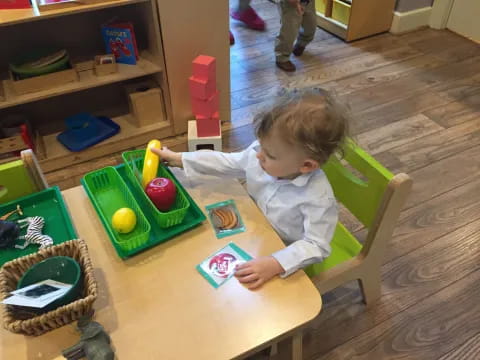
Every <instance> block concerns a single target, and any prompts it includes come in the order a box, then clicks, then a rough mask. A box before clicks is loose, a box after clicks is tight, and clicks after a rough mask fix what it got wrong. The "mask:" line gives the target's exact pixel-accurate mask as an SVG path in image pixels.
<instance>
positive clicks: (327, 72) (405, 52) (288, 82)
mask: <svg viewBox="0 0 480 360" xmlns="http://www.w3.org/2000/svg"><path fill="white" fill-rule="evenodd" d="M417 54H418V53H417V52H415V51H414V50H412V49H410V48H408V47H400V48H396V49H393V50H386V51H380V52H376V53H367V54H365V55H361V56H358V57H353V58H351V59H348V60H345V61H339V62H338V63H335V64H333V65H326V66H323V67H322V68H321V69H318V70H313V71H308V73H306V74H305V75H304V76H301V77H298V78H294V79H289V78H288V76H287V75H285V74H279V73H278V71H279V70H278V69H271V70H266V71H263V72H261V74H262V75H260V74H258V72H253V73H250V75H248V76H247V77H242V80H240V81H236V80H235V81H232V109H237V108H239V107H243V106H246V105H249V104H252V103H255V102H262V101H266V100H268V99H270V98H271V97H272V96H275V95H276V93H278V91H279V90H281V89H282V88H303V87H310V86H320V85H321V84H323V83H326V82H329V81H332V80H336V79H340V78H343V77H345V76H349V75H352V74H355V73H358V72H360V71H366V70H371V69H373V68H376V67H380V66H383V65H386V64H390V63H392V62H394V61H398V60H402V59H406V58H409V57H414V56H416V55H417ZM280 71H281V70H280ZM300 73H301V71H299V74H300ZM276 76H278V77H277V81H274V80H273V79H274V78H275V77H276ZM297 79H298V80H297ZM247 83H248V84H252V87H251V88H250V87H248V88H247V87H245V86H246V84H247Z"/></svg>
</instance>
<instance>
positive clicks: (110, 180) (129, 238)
mask: <svg viewBox="0 0 480 360" xmlns="http://www.w3.org/2000/svg"><path fill="white" fill-rule="evenodd" d="M82 181H83V182H82V184H83V186H84V187H85V190H86V191H87V193H88V195H89V196H90V199H91V200H92V203H93V206H94V207H95V210H96V211H97V214H98V216H100V220H101V221H102V223H103V226H104V227H105V229H106V230H107V232H108V235H109V236H110V239H112V241H113V243H114V244H115V246H116V247H117V246H118V247H119V248H120V249H122V250H123V251H126V252H130V251H135V249H136V248H139V247H141V246H142V245H143V244H145V243H146V242H147V241H148V237H149V236H150V230H151V227H150V223H149V222H148V220H147V219H146V218H145V215H143V212H142V210H141V209H140V207H139V206H138V204H137V201H136V200H135V198H134V196H133V195H132V193H131V192H130V190H129V189H128V186H127V185H126V184H125V182H124V181H123V179H122V178H121V177H120V175H119V174H118V172H117V170H116V169H115V168H113V167H112V166H108V167H105V168H103V169H100V170H95V171H92V172H90V173H88V174H86V175H85V176H84V177H83V179H82ZM123 207H128V208H130V209H132V210H133V212H134V213H135V215H136V216H137V225H136V226H135V228H134V229H133V231H131V232H129V233H127V234H121V233H119V232H117V231H115V230H114V229H113V228H112V225H111V221H112V216H113V214H114V213H115V212H116V211H117V210H118V209H120V208H123Z"/></svg>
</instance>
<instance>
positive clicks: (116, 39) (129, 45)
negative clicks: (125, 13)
mask: <svg viewBox="0 0 480 360" xmlns="http://www.w3.org/2000/svg"><path fill="white" fill-rule="evenodd" d="M102 36H103V41H104V42H105V48H106V51H107V54H113V55H115V59H116V61H117V63H123V64H130V65H135V64H136V63H137V60H138V48H137V41H136V39H135V31H134V30H133V24H132V23H131V22H110V23H107V24H105V25H103V26H102Z"/></svg>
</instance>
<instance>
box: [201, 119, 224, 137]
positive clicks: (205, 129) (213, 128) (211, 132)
mask: <svg viewBox="0 0 480 360" xmlns="http://www.w3.org/2000/svg"><path fill="white" fill-rule="evenodd" d="M220 133H221V129H220V120H219V119H218V114H217V117H216V118H213V117H212V118H201V119H197V137H209V136H219V135H220Z"/></svg>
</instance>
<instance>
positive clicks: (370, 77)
mask: <svg viewBox="0 0 480 360" xmlns="http://www.w3.org/2000/svg"><path fill="white" fill-rule="evenodd" d="M443 64H445V62H443V61H441V60H438V59H436V58H434V57H431V56H430V55H419V56H415V57H413V58H408V59H406V60H401V61H398V62H394V63H392V64H388V65H385V66H381V67H378V68H375V69H373V70H369V71H365V72H361V73H359V74H354V75H351V76H347V77H344V78H342V79H338V80H335V81H332V82H329V83H325V84H323V85H322V87H325V88H330V89H333V90H334V91H335V92H336V93H337V94H338V95H347V94H350V93H352V92H355V91H358V90H365V89H368V88H371V87H373V86H376V85H378V84H381V83H387V82H390V81H394V80H397V79H399V78H401V77H403V76H407V75H411V74H418V73H420V72H422V71H427V70H429V69H431V68H435V67H438V66H440V65H443Z"/></svg>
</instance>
